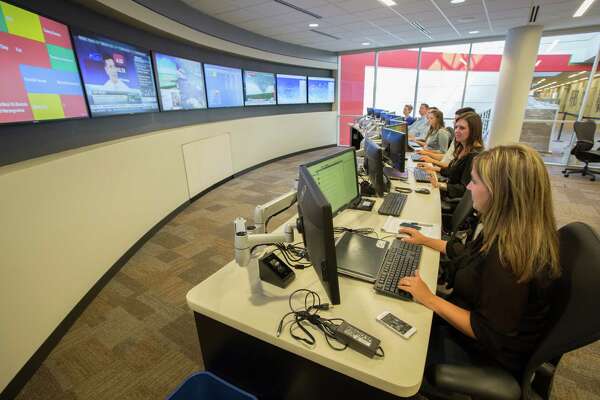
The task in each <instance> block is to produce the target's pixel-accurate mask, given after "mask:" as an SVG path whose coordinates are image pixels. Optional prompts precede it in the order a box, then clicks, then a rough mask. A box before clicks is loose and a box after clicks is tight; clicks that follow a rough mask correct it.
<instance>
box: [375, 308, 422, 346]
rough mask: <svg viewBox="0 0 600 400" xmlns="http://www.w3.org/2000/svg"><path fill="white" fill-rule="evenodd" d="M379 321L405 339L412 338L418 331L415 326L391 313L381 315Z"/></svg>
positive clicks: (378, 317)
mask: <svg viewBox="0 0 600 400" xmlns="http://www.w3.org/2000/svg"><path fill="white" fill-rule="evenodd" d="M377 321H379V322H381V323H382V324H383V325H385V326H387V327H388V328H389V329H391V330H392V331H394V332H396V333H397V334H398V335H400V336H402V337H403V338H404V339H408V338H410V337H411V336H412V335H414V334H415V332H416V331H417V329H416V328H415V327H414V326H411V325H409V324H407V323H406V322H404V321H402V320H401V319H400V318H398V317H396V316H395V315H394V314H392V313H391V312H389V311H384V312H382V313H381V314H379V315H378V316H377Z"/></svg>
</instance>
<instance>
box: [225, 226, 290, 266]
mask: <svg viewBox="0 0 600 400" xmlns="http://www.w3.org/2000/svg"><path fill="white" fill-rule="evenodd" d="M233 225H234V227H235V237H234V250H235V262H237V263H238V265H239V266H240V267H245V266H246V265H248V263H249V262H250V258H251V256H252V254H251V253H252V248H253V247H254V246H258V245H261V244H270V243H279V242H284V243H292V242H293V241H294V228H296V227H297V224H296V223H292V224H285V226H284V228H283V232H281V233H254V234H249V233H248V231H247V229H246V220H245V219H244V218H242V217H238V218H236V219H235V220H234V221H233Z"/></svg>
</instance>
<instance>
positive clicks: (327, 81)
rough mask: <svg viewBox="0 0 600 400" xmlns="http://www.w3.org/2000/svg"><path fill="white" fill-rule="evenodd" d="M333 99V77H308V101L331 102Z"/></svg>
mask: <svg viewBox="0 0 600 400" xmlns="http://www.w3.org/2000/svg"><path fill="white" fill-rule="evenodd" d="M334 101H335V79H334V78H317V77H313V76H309V77H308V102H309V103H333V102H334Z"/></svg>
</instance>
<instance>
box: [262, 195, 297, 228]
mask: <svg viewBox="0 0 600 400" xmlns="http://www.w3.org/2000/svg"><path fill="white" fill-rule="evenodd" d="M294 204H296V201H293V202H292V204H290V205H289V206H287V207H286V208H284V209H282V210H279V211H277V212H276V213H275V214H273V215H271V216H270V217H269V218H267V220H266V221H265V233H268V232H269V231H268V230H267V225H269V221H270V220H271V218H273V217H275V216H277V215H279V214H281V213H282V212H285V211H287V210H289V209H290V207H292V206H293V205H294Z"/></svg>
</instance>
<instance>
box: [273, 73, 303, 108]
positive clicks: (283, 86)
mask: <svg viewBox="0 0 600 400" xmlns="http://www.w3.org/2000/svg"><path fill="white" fill-rule="evenodd" d="M277 103H278V104H301V103H306V77H305V76H299V75H283V74H277Z"/></svg>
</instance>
